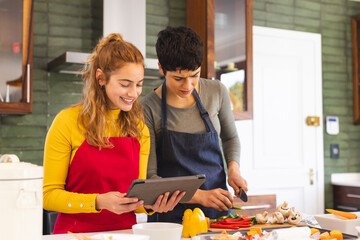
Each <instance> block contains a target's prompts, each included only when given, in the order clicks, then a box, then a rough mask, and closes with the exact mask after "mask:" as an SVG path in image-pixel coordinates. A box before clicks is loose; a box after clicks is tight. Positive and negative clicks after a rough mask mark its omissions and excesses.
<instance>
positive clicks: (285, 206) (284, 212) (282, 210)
mask: <svg viewBox="0 0 360 240" xmlns="http://www.w3.org/2000/svg"><path fill="white" fill-rule="evenodd" d="M277 211H278V212H280V213H281V214H282V215H283V216H284V218H287V217H288V216H289V214H290V208H289V207H288V202H287V201H285V202H284V203H283V204H282V205H279V206H278V207H277Z"/></svg>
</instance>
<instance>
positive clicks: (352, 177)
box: [331, 173, 360, 187]
mask: <svg viewBox="0 0 360 240" xmlns="http://www.w3.org/2000/svg"><path fill="white" fill-rule="evenodd" d="M331 184H332V185H339V186H348V187H360V173H333V174H331Z"/></svg>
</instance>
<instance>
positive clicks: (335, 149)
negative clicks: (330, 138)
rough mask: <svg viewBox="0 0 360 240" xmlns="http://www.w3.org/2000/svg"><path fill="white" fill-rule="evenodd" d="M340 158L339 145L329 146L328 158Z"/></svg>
mask: <svg viewBox="0 0 360 240" xmlns="http://www.w3.org/2000/svg"><path fill="white" fill-rule="evenodd" d="M339 156H340V148H339V144H330V157H331V158H335V159H337V158H339Z"/></svg>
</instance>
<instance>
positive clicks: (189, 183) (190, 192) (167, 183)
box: [126, 174, 206, 205]
mask: <svg viewBox="0 0 360 240" xmlns="http://www.w3.org/2000/svg"><path fill="white" fill-rule="evenodd" d="M205 179H206V177H205V175H204V174H201V175H194V176H182V177H169V178H155V179H136V180H134V181H133V182H132V183H131V186H130V188H129V191H128V192H127V194H126V197H137V198H138V199H139V200H144V205H153V204H154V203H155V202H156V200H157V199H158V197H159V196H160V195H161V194H165V193H166V192H169V193H170V195H169V196H171V195H172V194H173V193H174V192H175V191H177V190H179V191H180V192H186V193H185V195H184V197H183V198H182V199H181V200H180V202H187V201H189V200H190V199H191V198H192V197H193V196H194V194H195V192H196V190H197V189H198V188H199V187H200V186H201V185H202V184H203V183H204V182H205Z"/></svg>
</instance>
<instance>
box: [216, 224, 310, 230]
mask: <svg viewBox="0 0 360 240" xmlns="http://www.w3.org/2000/svg"><path fill="white" fill-rule="evenodd" d="M304 226H307V225H306V224H303V223H300V224H297V225H293V224H289V223H282V224H280V223H279V224H270V223H266V224H255V225H252V226H251V227H249V228H239V229H233V230H247V229H251V228H262V229H266V228H287V227H304ZM223 230H226V231H232V229H222V228H209V232H221V231H223Z"/></svg>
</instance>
